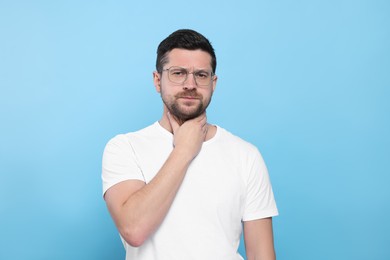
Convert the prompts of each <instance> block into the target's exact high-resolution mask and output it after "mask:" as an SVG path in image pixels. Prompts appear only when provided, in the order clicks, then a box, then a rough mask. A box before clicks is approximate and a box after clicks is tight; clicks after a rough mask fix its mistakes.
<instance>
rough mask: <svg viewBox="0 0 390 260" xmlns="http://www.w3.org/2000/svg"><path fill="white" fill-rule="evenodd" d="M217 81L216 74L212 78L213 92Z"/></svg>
mask: <svg viewBox="0 0 390 260" xmlns="http://www.w3.org/2000/svg"><path fill="white" fill-rule="evenodd" d="M217 81H218V76H217V75H215V76H214V79H213V92H214V90H215V88H216V87H217Z"/></svg>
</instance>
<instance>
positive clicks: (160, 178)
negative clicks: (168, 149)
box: [116, 149, 192, 246]
mask: <svg viewBox="0 0 390 260" xmlns="http://www.w3.org/2000/svg"><path fill="white" fill-rule="evenodd" d="M191 160H192V158H191V157H188V156H187V157H186V155H185V153H182V152H180V151H179V150H178V149H174V150H173V151H172V153H171V154H170V156H169V157H168V159H167V160H166V162H165V163H164V165H163V166H162V167H161V169H160V170H159V172H158V173H157V174H156V176H155V177H154V178H153V179H152V181H151V182H149V183H148V184H146V185H145V186H143V187H142V188H141V189H139V190H138V191H136V192H134V193H133V194H131V196H130V197H129V198H128V199H127V200H126V201H125V203H124V204H123V205H122V207H121V210H120V211H121V213H120V216H121V217H120V219H118V220H117V221H116V222H117V226H118V229H119V231H120V232H121V235H122V236H123V237H124V238H125V240H126V241H127V242H128V243H130V244H133V245H135V246H137V245H140V244H142V243H143V241H144V240H146V239H147V238H148V237H149V235H150V234H151V233H153V232H154V230H155V229H156V228H157V227H158V226H159V225H160V224H161V222H162V221H163V219H164V218H165V216H166V214H167V212H168V210H169V208H170V206H171V205H172V202H173V200H174V198H175V196H176V193H177V191H178V189H179V187H180V185H181V183H182V181H183V179H184V176H185V173H186V171H187V169H188V166H189V164H190V163H191Z"/></svg>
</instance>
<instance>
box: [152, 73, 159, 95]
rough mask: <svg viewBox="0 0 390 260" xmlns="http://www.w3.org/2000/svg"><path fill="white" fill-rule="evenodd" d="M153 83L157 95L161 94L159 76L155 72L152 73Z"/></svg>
mask: <svg viewBox="0 0 390 260" xmlns="http://www.w3.org/2000/svg"><path fill="white" fill-rule="evenodd" d="M153 83H154V87H155V88H156V91H157V92H158V93H160V92H161V74H160V73H158V72H157V71H153Z"/></svg>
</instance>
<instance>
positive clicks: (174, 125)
mask: <svg viewBox="0 0 390 260" xmlns="http://www.w3.org/2000/svg"><path fill="white" fill-rule="evenodd" d="M167 115H168V121H169V124H170V125H171V128H172V132H173V134H175V132H176V130H177V129H178V128H179V124H178V123H177V121H176V119H175V118H174V117H173V116H172V115H171V113H170V112H168V113H167Z"/></svg>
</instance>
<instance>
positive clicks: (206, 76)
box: [195, 71, 210, 79]
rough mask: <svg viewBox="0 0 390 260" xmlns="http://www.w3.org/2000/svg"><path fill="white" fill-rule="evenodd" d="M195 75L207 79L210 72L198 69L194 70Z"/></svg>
mask: <svg viewBox="0 0 390 260" xmlns="http://www.w3.org/2000/svg"><path fill="white" fill-rule="evenodd" d="M195 75H196V77H198V78H201V79H207V78H208V77H209V76H210V73H208V72H207V71H198V72H196V74H195Z"/></svg>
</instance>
